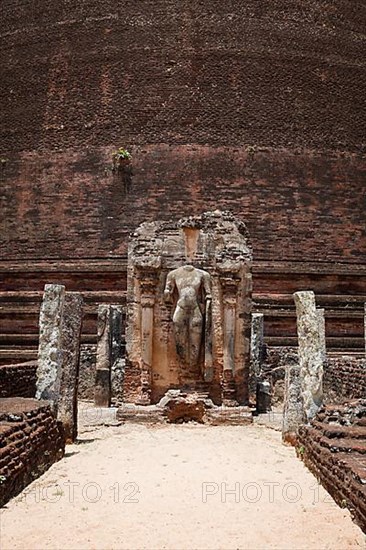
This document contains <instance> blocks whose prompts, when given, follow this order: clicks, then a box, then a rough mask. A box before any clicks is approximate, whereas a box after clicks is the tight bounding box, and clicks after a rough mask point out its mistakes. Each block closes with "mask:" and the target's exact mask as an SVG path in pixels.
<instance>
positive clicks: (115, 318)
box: [110, 305, 124, 397]
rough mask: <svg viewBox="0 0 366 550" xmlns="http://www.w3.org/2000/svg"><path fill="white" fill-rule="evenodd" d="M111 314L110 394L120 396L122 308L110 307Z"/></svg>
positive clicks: (121, 382) (121, 383) (121, 388)
mask: <svg viewBox="0 0 366 550" xmlns="http://www.w3.org/2000/svg"><path fill="white" fill-rule="evenodd" d="M111 308H112V314H111V329H110V330H111V371H112V372H111V394H112V397H113V396H122V393H123V378H124V376H123V375H124V368H123V367H124V365H123V359H122V317H123V309H122V306H119V305H112V306H111Z"/></svg>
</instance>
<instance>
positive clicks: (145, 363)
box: [139, 272, 157, 405]
mask: <svg viewBox="0 0 366 550" xmlns="http://www.w3.org/2000/svg"><path fill="white" fill-rule="evenodd" d="M156 283H157V278H156V274H155V272H151V273H150V272H149V273H148V272H144V278H143V279H141V282H140V288H141V363H142V364H141V396H140V402H139V404H140V405H150V403H151V376H152V360H153V334H154V304H155V289H156Z"/></svg>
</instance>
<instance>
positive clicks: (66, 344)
mask: <svg viewBox="0 0 366 550" xmlns="http://www.w3.org/2000/svg"><path fill="white" fill-rule="evenodd" d="M82 316H83V299H82V297H81V295H80V294H76V293H70V292H66V294H65V301H64V310H63V319H62V334H61V350H62V369H61V386H60V395H59V400H58V410H57V419H58V420H59V421H61V422H62V425H63V427H64V432H65V438H66V443H72V442H73V441H75V439H76V437H77V391H78V377H79V356H80V333H81V323H82Z"/></svg>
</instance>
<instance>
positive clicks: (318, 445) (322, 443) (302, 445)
mask: <svg viewBox="0 0 366 550" xmlns="http://www.w3.org/2000/svg"><path fill="white" fill-rule="evenodd" d="M297 451H298V454H299V456H300V457H301V458H302V459H303V460H304V462H305V464H306V465H307V466H308V468H309V469H310V470H311V471H312V472H313V474H314V475H315V476H316V477H317V478H318V480H319V481H320V483H321V484H322V485H324V487H325V488H326V489H327V491H329V493H330V494H331V495H332V497H333V498H334V500H335V501H336V502H337V504H339V506H341V507H342V508H345V507H347V508H348V509H349V510H350V512H351V515H352V517H353V518H354V519H355V521H356V522H357V523H358V524H359V526H360V527H361V529H363V531H364V532H365V533H366V485H365V476H366V400H358V401H354V402H350V403H348V404H345V405H344V406H336V405H333V406H328V407H326V408H324V409H321V410H320V411H319V413H318V415H317V416H316V418H315V419H314V420H313V421H312V422H311V425H310V426H305V425H304V426H302V427H301V428H300V430H299V441H298V447H297Z"/></svg>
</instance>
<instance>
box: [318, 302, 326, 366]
mask: <svg viewBox="0 0 366 550" xmlns="http://www.w3.org/2000/svg"><path fill="white" fill-rule="evenodd" d="M316 314H317V317H318V326H319V339H320V347H321V354H322V360H323V363H324V362H325V361H326V359H327V346H326V343H325V310H324V309H322V308H317V310H316Z"/></svg>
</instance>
